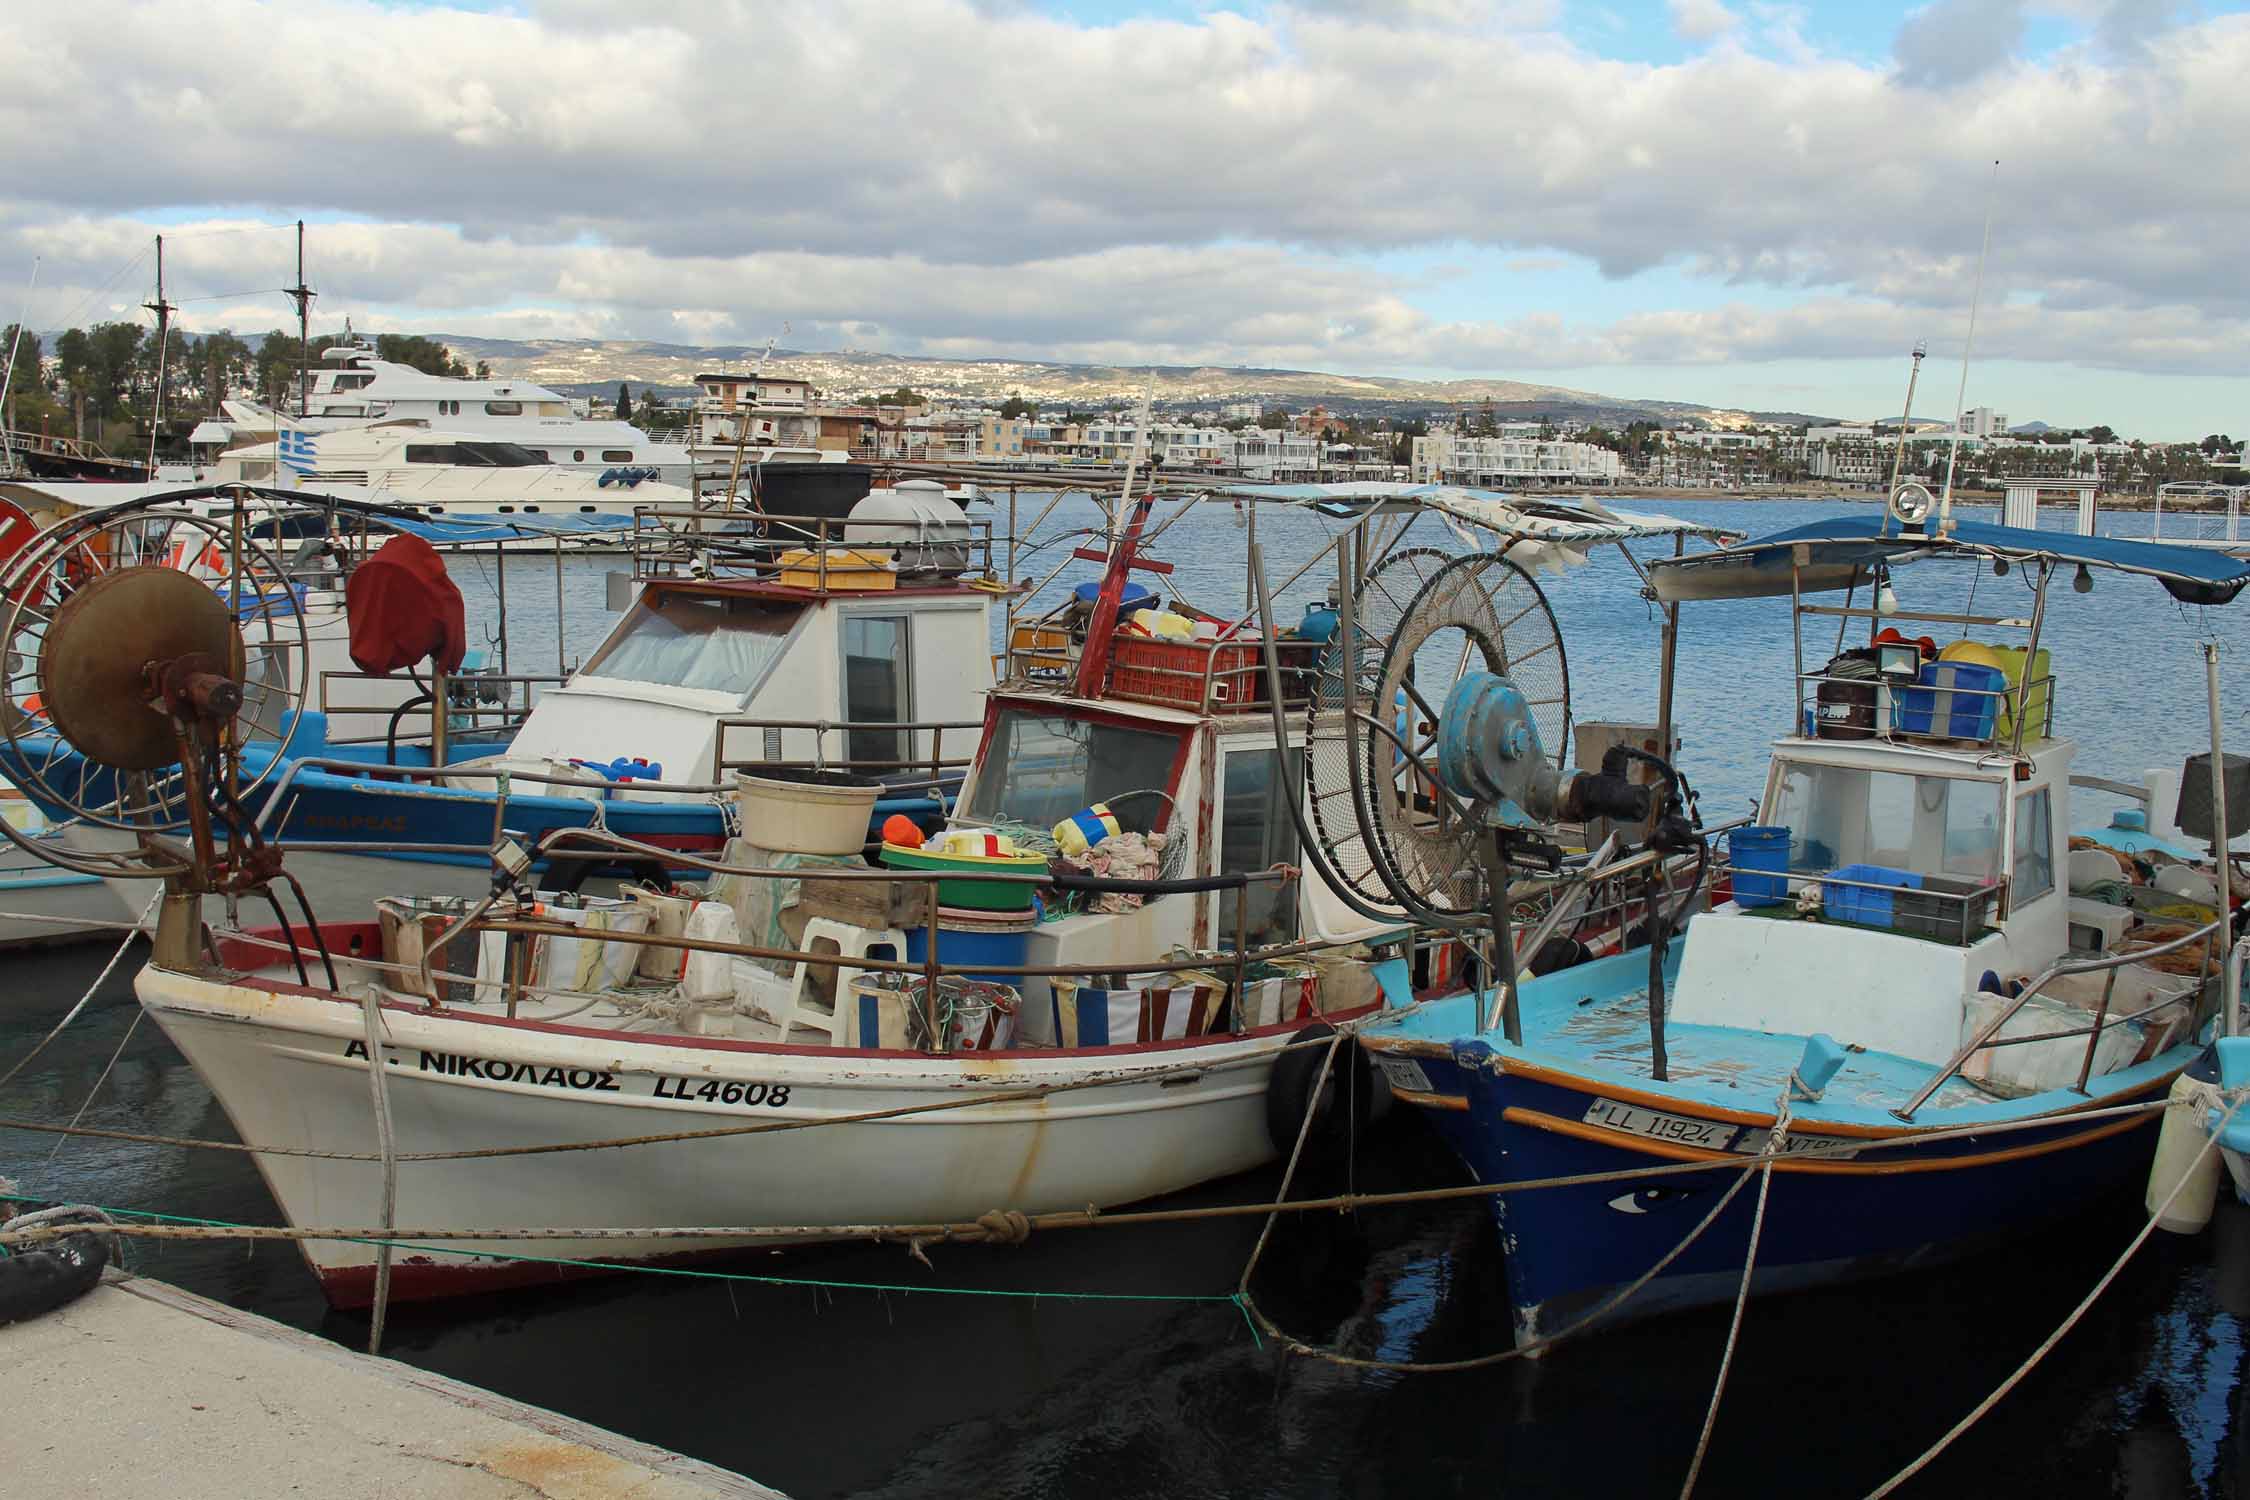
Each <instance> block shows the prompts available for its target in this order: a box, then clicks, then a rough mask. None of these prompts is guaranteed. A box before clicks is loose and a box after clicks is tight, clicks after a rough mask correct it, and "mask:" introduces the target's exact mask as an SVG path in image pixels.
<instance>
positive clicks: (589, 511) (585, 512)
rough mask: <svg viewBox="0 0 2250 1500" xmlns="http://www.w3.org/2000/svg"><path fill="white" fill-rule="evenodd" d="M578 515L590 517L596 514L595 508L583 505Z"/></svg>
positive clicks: (579, 508)
mask: <svg viewBox="0 0 2250 1500" xmlns="http://www.w3.org/2000/svg"><path fill="white" fill-rule="evenodd" d="M578 513H579V514H580V515H582V516H590V515H592V514H593V513H594V507H592V506H591V505H581V506H579V507H578Z"/></svg>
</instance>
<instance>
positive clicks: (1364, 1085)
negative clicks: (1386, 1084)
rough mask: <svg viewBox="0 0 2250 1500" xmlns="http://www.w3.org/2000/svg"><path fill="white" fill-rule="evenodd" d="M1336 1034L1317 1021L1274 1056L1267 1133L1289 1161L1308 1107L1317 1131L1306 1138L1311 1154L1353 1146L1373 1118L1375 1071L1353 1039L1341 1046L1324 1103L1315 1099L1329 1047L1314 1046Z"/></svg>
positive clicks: (1307, 1148)
mask: <svg viewBox="0 0 2250 1500" xmlns="http://www.w3.org/2000/svg"><path fill="white" fill-rule="evenodd" d="M1335 1034H1336V1028H1335V1027H1333V1026H1331V1025H1329V1024H1328V1023H1327V1022H1325V1021H1315V1022H1314V1023H1313V1024H1312V1025H1310V1026H1307V1027H1305V1028H1304V1029H1303V1030H1301V1031H1299V1032H1298V1033H1297V1034H1296V1035H1295V1036H1293V1037H1291V1038H1290V1039H1289V1040H1290V1042H1291V1044H1292V1045H1291V1046H1290V1048H1289V1050H1288V1051H1286V1052H1283V1053H1282V1054H1281V1055H1280V1056H1279V1057H1277V1058H1275V1059H1274V1063H1273V1076H1272V1078H1270V1079H1269V1080H1268V1081H1267V1083H1266V1137H1267V1139H1269V1140H1270V1141H1272V1142H1273V1148H1274V1150H1276V1151H1278V1152H1280V1153H1281V1155H1282V1158H1283V1159H1284V1160H1286V1159H1287V1158H1288V1156H1289V1153H1290V1152H1292V1151H1294V1150H1296V1149H1297V1133H1298V1131H1299V1130H1301V1129H1302V1128H1303V1127H1304V1123H1305V1113H1306V1111H1307V1110H1308V1109H1309V1110H1311V1111H1312V1114H1313V1123H1312V1132H1311V1133H1310V1134H1309V1135H1307V1136H1306V1138H1305V1150H1306V1151H1307V1152H1308V1153H1310V1152H1313V1151H1316V1150H1335V1149H1343V1150H1349V1149H1350V1147H1351V1145H1352V1137H1353V1135H1354V1133H1355V1132H1356V1131H1357V1130H1358V1129H1359V1127H1360V1126H1362V1125H1365V1124H1366V1123H1367V1122H1368V1120H1369V1119H1370V1118H1371V1117H1372V1114H1373V1111H1374V1107H1375V1069H1374V1067H1373V1065H1372V1064H1370V1063H1369V1062H1368V1060H1367V1053H1366V1052H1365V1051H1364V1050H1363V1049H1362V1048H1361V1047H1360V1045H1359V1043H1358V1042H1356V1041H1354V1040H1352V1039H1350V1038H1348V1037H1347V1038H1346V1039H1345V1040H1344V1042H1343V1043H1342V1044H1341V1045H1340V1046H1338V1047H1337V1048H1336V1061H1335V1063H1334V1064H1333V1065H1331V1066H1330V1068H1329V1070H1328V1079H1327V1086H1326V1087H1325V1088H1323V1089H1322V1090H1321V1097H1320V1099H1319V1102H1318V1103H1317V1104H1316V1103H1315V1102H1314V1100H1313V1083H1314V1081H1315V1080H1317V1079H1319V1077H1320V1065H1321V1063H1322V1061H1323V1060H1325V1059H1326V1058H1327V1056H1328V1048H1326V1047H1316V1046H1311V1045H1309V1044H1310V1043H1313V1042H1319V1041H1323V1040H1325V1039H1327V1038H1329V1037H1332V1036H1334V1035H1335ZM1347 1090H1349V1092H1348V1093H1347V1092H1346V1091H1347Z"/></svg>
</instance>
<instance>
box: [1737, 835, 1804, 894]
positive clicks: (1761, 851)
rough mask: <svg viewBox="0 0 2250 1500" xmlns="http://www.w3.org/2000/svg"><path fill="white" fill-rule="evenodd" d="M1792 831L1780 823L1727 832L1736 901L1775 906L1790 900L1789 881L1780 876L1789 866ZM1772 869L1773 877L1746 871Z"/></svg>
mask: <svg viewBox="0 0 2250 1500" xmlns="http://www.w3.org/2000/svg"><path fill="white" fill-rule="evenodd" d="M1789 843H1790V831H1789V830H1788V829H1787V828H1784V827H1781V826H1779V825H1777V824H1771V823H1760V824H1752V825H1750V826H1749V827H1746V828H1737V829H1735V830H1733V831H1732V832H1731V833H1729V834H1728V835H1727V863H1728V864H1730V865H1733V866H1734V870H1735V874H1734V904H1735V905H1737V906H1771V905H1773V904H1774V903H1775V902H1777V901H1782V900H1786V899H1787V898H1788V895H1789V882H1788V881H1787V880H1784V879H1780V878H1778V877H1779V876H1780V875H1782V874H1784V873H1786V872H1787V870H1788V869H1789ZM1749 870H1772V871H1774V872H1775V874H1774V876H1773V877H1768V876H1764V875H1751V874H1745V873H1744V872H1745V871H1749Z"/></svg>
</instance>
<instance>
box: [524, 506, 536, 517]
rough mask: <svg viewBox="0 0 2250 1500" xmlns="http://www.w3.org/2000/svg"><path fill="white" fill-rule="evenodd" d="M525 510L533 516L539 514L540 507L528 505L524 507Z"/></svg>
mask: <svg viewBox="0 0 2250 1500" xmlns="http://www.w3.org/2000/svg"><path fill="white" fill-rule="evenodd" d="M524 509H525V510H527V511H529V512H531V513H532V514H533V515H537V514H539V507H538V506H536V505H527V506H525V507H524Z"/></svg>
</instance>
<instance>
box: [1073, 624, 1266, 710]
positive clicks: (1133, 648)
mask: <svg viewBox="0 0 2250 1500" xmlns="http://www.w3.org/2000/svg"><path fill="white" fill-rule="evenodd" d="M1258 658H1259V653H1258V648H1257V647H1256V646H1254V645H1225V646H1219V645H1212V644H1209V643H1207V642H1203V641H1159V640H1147V639H1142V638H1139V637H1128V636H1119V637H1117V639H1116V640H1115V642H1114V643H1112V645H1111V646H1110V651H1109V690H1110V692H1111V694H1113V695H1114V696H1116V697H1119V698H1131V699H1133V700H1135V701H1136V702H1141V703H1162V704H1165V705H1167V706H1169V707H1173V708H1185V709H1192V710H1195V711H1197V712H1201V711H1202V709H1203V708H1204V697H1203V694H1204V688H1205V684H1206V681H1208V683H1209V688H1210V694H1211V697H1210V706H1211V707H1213V708H1231V707H1240V706H1241V705H1243V704H1247V703H1252V702H1255V701H1257V698H1258V694H1257V691H1256V688H1255V686H1254V684H1255V683H1256V680H1257V679H1256V678H1254V677H1250V676H1232V677H1229V676H1223V675H1220V674H1223V673H1229V672H1234V673H1240V672H1242V671H1243V670H1244V669H1245V668H1252V667H1255V666H1257V664H1258ZM1206 674H1208V676H1207V675H1206Z"/></svg>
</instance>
